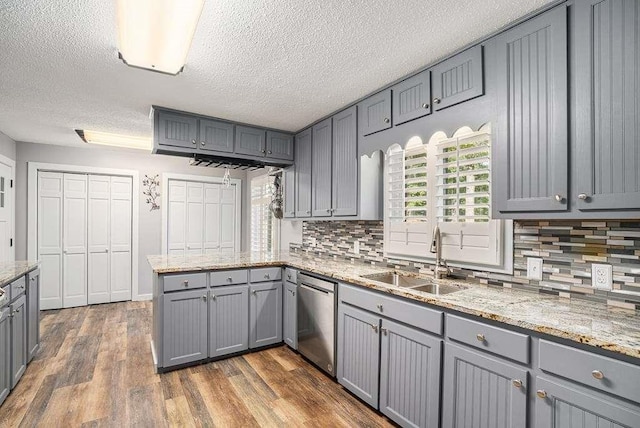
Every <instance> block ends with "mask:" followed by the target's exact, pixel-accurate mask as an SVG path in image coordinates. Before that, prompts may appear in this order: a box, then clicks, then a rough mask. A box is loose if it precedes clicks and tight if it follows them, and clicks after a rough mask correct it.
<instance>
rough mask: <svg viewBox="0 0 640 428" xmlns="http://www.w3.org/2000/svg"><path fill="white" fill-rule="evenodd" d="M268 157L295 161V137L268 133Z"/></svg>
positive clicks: (272, 132) (279, 133)
mask: <svg viewBox="0 0 640 428" xmlns="http://www.w3.org/2000/svg"><path fill="white" fill-rule="evenodd" d="M267 157H268V158H272V159H283V160H290V161H292V160H293V136H292V135H289V134H283V133H281V132H274V131H267Z"/></svg>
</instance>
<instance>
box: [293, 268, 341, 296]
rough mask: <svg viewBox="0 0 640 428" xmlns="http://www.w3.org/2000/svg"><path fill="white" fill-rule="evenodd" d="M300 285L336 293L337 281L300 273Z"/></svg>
mask: <svg viewBox="0 0 640 428" xmlns="http://www.w3.org/2000/svg"><path fill="white" fill-rule="evenodd" d="M298 285H305V286H307V287H310V288H314V289H316V290H321V291H324V292H326V293H335V291H336V284H335V283H333V282H329V281H325V280H322V279H318V278H314V277H313V276H309V275H305V274H303V273H299V274H298Z"/></svg>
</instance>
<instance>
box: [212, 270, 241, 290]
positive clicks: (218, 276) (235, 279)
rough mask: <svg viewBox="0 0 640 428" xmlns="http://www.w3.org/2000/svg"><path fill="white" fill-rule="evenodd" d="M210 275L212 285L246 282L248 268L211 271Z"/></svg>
mask: <svg viewBox="0 0 640 428" xmlns="http://www.w3.org/2000/svg"><path fill="white" fill-rule="evenodd" d="M210 275H211V276H210V282H209V283H210V284H211V286H212V287H217V286H220V285H232V284H246V283H247V278H248V275H247V270H246V269H242V270H225V271H221V272H211V273H210Z"/></svg>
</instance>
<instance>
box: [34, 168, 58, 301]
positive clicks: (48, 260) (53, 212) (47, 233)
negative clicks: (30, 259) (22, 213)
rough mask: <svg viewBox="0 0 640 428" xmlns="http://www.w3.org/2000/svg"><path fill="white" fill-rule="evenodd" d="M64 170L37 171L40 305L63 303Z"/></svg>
mask: <svg viewBox="0 0 640 428" xmlns="http://www.w3.org/2000/svg"><path fill="white" fill-rule="evenodd" d="M62 192H63V177H62V173H57V172H39V173H38V260H40V275H41V276H40V278H41V280H40V287H41V288H40V308H41V309H43V310H46V309H58V308H61V307H62V205H63V201H62Z"/></svg>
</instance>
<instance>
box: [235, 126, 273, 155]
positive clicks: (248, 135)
mask: <svg viewBox="0 0 640 428" xmlns="http://www.w3.org/2000/svg"><path fill="white" fill-rule="evenodd" d="M265 135H266V133H265V130H264V129H259V128H251V127H249V126H236V147H235V153H238V154H241V155H252V156H260V157H262V156H264V155H265V154H266V152H267V150H266V146H265Z"/></svg>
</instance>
